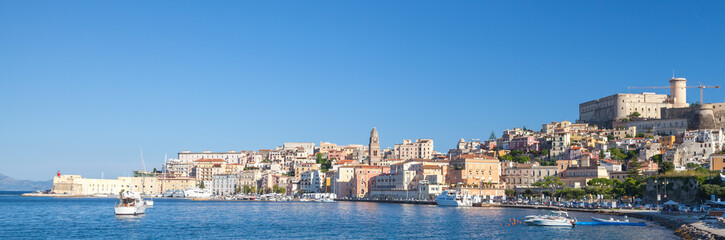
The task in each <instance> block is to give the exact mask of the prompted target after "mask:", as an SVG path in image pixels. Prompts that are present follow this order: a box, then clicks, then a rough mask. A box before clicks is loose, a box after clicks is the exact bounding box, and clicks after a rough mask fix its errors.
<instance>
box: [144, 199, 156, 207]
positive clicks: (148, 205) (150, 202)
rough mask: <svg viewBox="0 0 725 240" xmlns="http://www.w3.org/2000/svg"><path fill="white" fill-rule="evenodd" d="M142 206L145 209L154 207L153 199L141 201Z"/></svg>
mask: <svg viewBox="0 0 725 240" xmlns="http://www.w3.org/2000/svg"><path fill="white" fill-rule="evenodd" d="M143 205H144V206H147V207H153V206H154V200H153V199H149V200H143Z"/></svg>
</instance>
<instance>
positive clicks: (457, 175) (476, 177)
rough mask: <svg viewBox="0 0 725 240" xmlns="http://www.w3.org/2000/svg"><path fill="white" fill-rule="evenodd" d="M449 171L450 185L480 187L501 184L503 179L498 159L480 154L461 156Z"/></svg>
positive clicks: (451, 163) (451, 164)
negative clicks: (459, 184)
mask: <svg viewBox="0 0 725 240" xmlns="http://www.w3.org/2000/svg"><path fill="white" fill-rule="evenodd" d="M448 171H449V172H448V176H447V177H446V180H447V181H446V182H447V183H448V184H450V185H455V184H457V183H463V184H465V185H467V186H473V185H478V186H480V185H481V183H499V182H500V177H501V165H500V164H499V161H498V159H496V158H493V157H491V156H487V155H479V154H464V155H461V156H459V157H458V158H456V159H454V160H452V161H451V162H450V164H449V167H448Z"/></svg>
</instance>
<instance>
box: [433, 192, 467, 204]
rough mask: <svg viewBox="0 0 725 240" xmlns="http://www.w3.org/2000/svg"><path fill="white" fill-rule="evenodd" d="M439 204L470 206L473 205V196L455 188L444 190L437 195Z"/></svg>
mask: <svg viewBox="0 0 725 240" xmlns="http://www.w3.org/2000/svg"><path fill="white" fill-rule="evenodd" d="M436 203H438V206H455V207H470V206H472V205H473V201H472V200H471V196H469V195H467V194H465V195H464V194H460V193H458V192H456V191H453V190H447V191H443V193H441V194H440V195H438V196H437V197H436Z"/></svg>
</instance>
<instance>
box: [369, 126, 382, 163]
mask: <svg viewBox="0 0 725 240" xmlns="http://www.w3.org/2000/svg"><path fill="white" fill-rule="evenodd" d="M379 164H380V139H378V130H377V129H375V128H374V127H373V131H371V132H370V144H368V165H373V166H377V165H379Z"/></svg>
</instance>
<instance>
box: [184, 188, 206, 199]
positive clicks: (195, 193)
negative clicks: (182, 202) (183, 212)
mask: <svg viewBox="0 0 725 240" xmlns="http://www.w3.org/2000/svg"><path fill="white" fill-rule="evenodd" d="M184 195H185V197H187V198H210V197H211V195H212V194H211V192H209V191H207V190H204V189H200V188H189V189H186V190H184Z"/></svg>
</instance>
